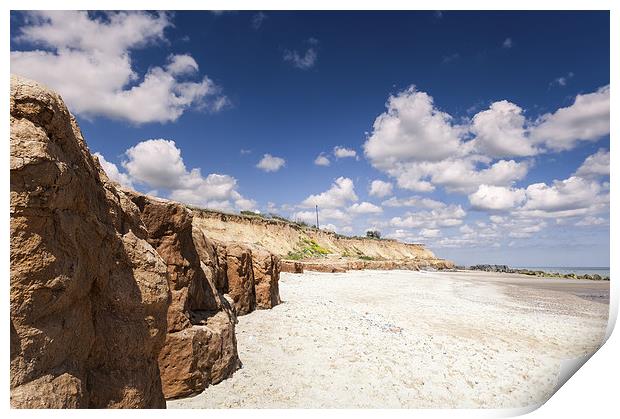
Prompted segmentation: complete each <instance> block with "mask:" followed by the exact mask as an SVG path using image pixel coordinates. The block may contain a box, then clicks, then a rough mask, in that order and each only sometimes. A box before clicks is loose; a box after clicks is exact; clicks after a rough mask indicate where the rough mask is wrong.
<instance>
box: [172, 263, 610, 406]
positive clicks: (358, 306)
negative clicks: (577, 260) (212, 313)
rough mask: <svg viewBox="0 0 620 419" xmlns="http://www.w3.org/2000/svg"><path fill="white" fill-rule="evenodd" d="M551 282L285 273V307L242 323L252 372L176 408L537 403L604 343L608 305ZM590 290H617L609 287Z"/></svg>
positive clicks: (466, 275) (242, 351)
mask: <svg viewBox="0 0 620 419" xmlns="http://www.w3.org/2000/svg"><path fill="white" fill-rule="evenodd" d="M543 281H544V280H543ZM552 281H553V284H552V285H549V284H546V283H545V284H546V285H547V286H546V288H545V287H540V288H537V287H536V284H534V285H529V284H528V280H523V281H522V280H521V279H520V278H519V277H517V276H514V275H509V276H505V275H504V276H502V275H500V274H490V273H480V272H411V271H389V272H384V271H356V272H348V273H343V274H323V273H305V274H303V275H293V274H282V278H281V281H280V291H281V296H282V299H283V301H284V303H283V304H282V305H280V306H277V307H275V308H274V309H273V310H269V311H258V312H255V313H252V314H250V315H248V316H245V317H242V318H240V319H239V324H238V326H237V331H238V344H239V355H240V358H241V359H242V360H243V364H244V366H243V368H242V369H241V370H239V371H238V372H237V373H236V374H235V375H234V376H233V377H232V378H231V379H229V380H226V381H224V382H222V383H220V384H218V385H216V386H212V387H210V388H208V389H207V390H206V391H205V392H204V393H202V394H200V395H198V396H196V397H194V398H188V399H182V400H175V401H169V402H168V407H209V408H218V407H220V408H225V407H246V408H270V407H274V408H275V407H316V408H320V407H394V408H396V407H414V408H415V407H492V408H499V407H521V406H527V405H531V404H537V403H540V402H542V401H544V400H545V399H546V398H547V397H548V396H549V394H550V393H551V392H552V391H553V389H554V387H555V384H556V381H557V374H558V372H559V366H560V360H561V359H565V358H575V357H579V356H582V355H585V354H588V353H591V352H593V351H594V350H595V349H596V348H598V347H599V346H600V345H601V342H602V339H603V336H604V332H605V326H606V323H607V315H608V314H607V313H608V305H607V304H604V303H601V302H595V301H591V300H588V299H585V298H580V297H578V296H576V295H575V294H578V292H577V293H576V292H572V291H574V290H575V288H579V285H575V284H574V281H567V282H566V284H568V285H570V286H569V287H564V286H563V282H562V281H561V280H552ZM529 282H531V281H529ZM582 283H583V284H584V286H586V287H593V286H594V287H600V288H601V289H600V290H597V292H602V293H605V292H608V288H606V287H608V284H607V283H605V284H604V283H598V284H596V285H594V283H592V282H591V281H582ZM540 284H543V282H541V283H540ZM599 284H600V285H599ZM549 288H552V289H549ZM565 288H566V289H569V290H571V291H569V292H564V291H563V290H564V289H565Z"/></svg>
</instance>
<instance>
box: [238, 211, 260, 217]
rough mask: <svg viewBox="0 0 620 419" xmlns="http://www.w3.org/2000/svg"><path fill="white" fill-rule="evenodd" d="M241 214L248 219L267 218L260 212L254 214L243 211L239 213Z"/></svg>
mask: <svg viewBox="0 0 620 419" xmlns="http://www.w3.org/2000/svg"><path fill="white" fill-rule="evenodd" d="M239 214H241V215H245V216H246V217H256V218H267V217H265V215H264V214H261V213H260V212H254V211H241V212H239Z"/></svg>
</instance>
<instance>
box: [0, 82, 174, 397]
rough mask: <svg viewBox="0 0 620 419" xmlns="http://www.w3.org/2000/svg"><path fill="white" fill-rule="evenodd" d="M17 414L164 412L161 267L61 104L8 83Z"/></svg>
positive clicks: (33, 88)
mask: <svg viewBox="0 0 620 419" xmlns="http://www.w3.org/2000/svg"><path fill="white" fill-rule="evenodd" d="M10 110H11V115H10V117H11V146H10V153H11V200H10V214H11V257H10V260H11V279H10V281H11V288H10V314H11V322H10V327H11V334H10V348H11V349H10V358H11V362H10V365H11V366H10V370H11V377H10V388H11V404H12V406H13V407H27V408H65V407H74V408H84V407H94V408H104V407H139V408H149V407H151V408H152V407H157V408H163V407H165V402H164V397H163V393H162V388H161V381H160V376H159V368H158V362H157V357H158V354H159V352H160V349H161V347H162V345H163V343H164V340H165V336H166V311H167V307H168V302H169V298H170V295H169V288H168V281H167V270H166V264H165V263H164V262H163V260H162V258H161V257H160V256H159V255H158V254H157V252H155V250H154V249H153V247H152V246H151V244H149V242H148V241H147V240H146V238H147V237H146V236H147V231H146V229H145V228H144V225H143V224H142V221H141V220H140V217H139V212H138V210H137V208H136V206H135V205H134V203H133V202H132V201H131V200H129V199H128V198H127V196H125V194H124V193H123V192H121V191H118V190H116V188H115V187H114V186H113V185H112V184H110V183H109V181H108V179H107V178H106V177H105V175H104V174H103V173H102V171H101V169H100V166H99V164H98V162H97V161H96V160H95V159H94V158H93V157H92V156H91V155H90V153H89V151H88V149H87V147H86V144H85V142H84V139H83V138H82V135H81V133H80V130H79V128H78V127H77V124H76V122H75V120H74V119H73V118H72V116H71V115H70V114H69V112H68V111H67V108H66V107H65V105H64V103H63V102H62V100H61V98H60V97H59V96H58V95H57V94H55V93H53V92H51V91H50V90H48V89H47V88H45V87H44V86H42V85H40V84H37V83H35V82H32V81H29V80H25V79H22V78H19V77H11V98H10Z"/></svg>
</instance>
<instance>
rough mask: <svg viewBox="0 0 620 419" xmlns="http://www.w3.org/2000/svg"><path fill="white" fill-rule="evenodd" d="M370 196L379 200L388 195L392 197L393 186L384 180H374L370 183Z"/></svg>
mask: <svg viewBox="0 0 620 419" xmlns="http://www.w3.org/2000/svg"><path fill="white" fill-rule="evenodd" d="M369 194H370V196H376V197H377V198H384V197H386V196H388V195H392V184H391V183H390V182H385V181H383V180H378V179H377V180H373V181H372V182H370V191H369Z"/></svg>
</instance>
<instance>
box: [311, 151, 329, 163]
mask: <svg viewBox="0 0 620 419" xmlns="http://www.w3.org/2000/svg"><path fill="white" fill-rule="evenodd" d="M314 164H316V165H317V166H329V165H330V164H331V162H330V161H329V159H328V158H327V156H325V154H323V153H321V154H319V155H318V156H317V157H316V159H314Z"/></svg>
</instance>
